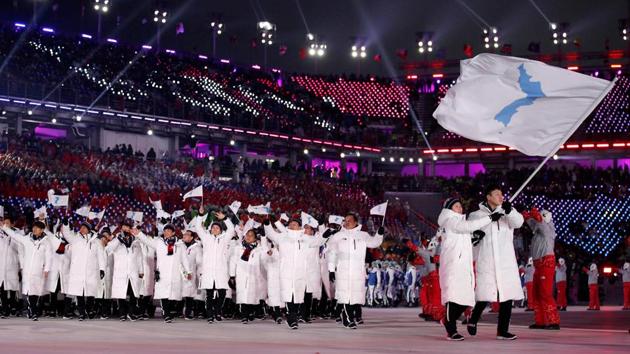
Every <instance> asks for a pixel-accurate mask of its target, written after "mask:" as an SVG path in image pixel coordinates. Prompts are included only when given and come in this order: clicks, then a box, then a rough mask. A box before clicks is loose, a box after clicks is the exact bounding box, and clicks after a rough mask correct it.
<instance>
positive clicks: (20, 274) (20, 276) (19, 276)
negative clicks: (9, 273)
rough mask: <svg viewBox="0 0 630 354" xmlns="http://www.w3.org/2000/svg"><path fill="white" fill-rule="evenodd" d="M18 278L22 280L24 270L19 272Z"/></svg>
mask: <svg viewBox="0 0 630 354" xmlns="http://www.w3.org/2000/svg"><path fill="white" fill-rule="evenodd" d="M18 280H19V281H20V283H21V282H22V272H18Z"/></svg>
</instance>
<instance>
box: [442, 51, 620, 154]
mask: <svg viewBox="0 0 630 354" xmlns="http://www.w3.org/2000/svg"><path fill="white" fill-rule="evenodd" d="M460 67H461V69H460V76H459V78H458V79H457V82H456V84H455V85H454V86H453V87H451V88H450V89H449V90H448V91H447V93H446V96H445V97H444V98H443V99H442V101H441V102H440V105H439V106H438V108H437V109H436V110H435V112H434V113H433V117H435V119H437V121H438V123H440V125H441V126H442V127H444V128H445V129H446V130H448V131H450V132H453V133H456V134H459V135H461V136H463V137H465V138H468V139H471V140H476V141H483V142H486V143H490V144H501V145H505V146H509V147H512V148H514V149H516V150H518V151H520V152H522V153H523V154H525V155H530V156H547V155H550V154H553V153H555V151H557V148H559V147H560V145H562V144H563V143H564V142H565V141H566V140H567V139H568V138H569V137H570V136H571V135H572V134H573V133H574V132H575V130H577V128H578V127H579V126H580V124H581V123H582V122H583V121H584V120H585V119H586V118H587V117H588V115H589V114H590V113H591V111H592V110H593V109H595V108H596V106H597V104H598V103H599V102H600V101H601V100H602V99H603V98H604V96H605V95H606V94H607V93H608V91H609V90H610V89H611V88H612V87H613V86H614V83H611V82H609V81H606V80H603V79H598V78H595V77H592V76H588V75H583V74H580V73H576V72H573V71H570V70H566V69H563V68H559V67H555V66H551V65H547V64H545V63H542V62H539V61H534V60H528V59H523V58H516V57H509V56H503V55H498V54H490V53H484V54H479V55H477V56H476V57H474V58H472V59H466V60H462V61H461V64H460Z"/></svg>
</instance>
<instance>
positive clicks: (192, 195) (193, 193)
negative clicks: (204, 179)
mask: <svg viewBox="0 0 630 354" xmlns="http://www.w3.org/2000/svg"><path fill="white" fill-rule="evenodd" d="M195 197H202V198H203V186H199V187H197V188H195V189H193V190H191V191H190V192H188V193H186V194H184V200H186V199H188V198H195Z"/></svg>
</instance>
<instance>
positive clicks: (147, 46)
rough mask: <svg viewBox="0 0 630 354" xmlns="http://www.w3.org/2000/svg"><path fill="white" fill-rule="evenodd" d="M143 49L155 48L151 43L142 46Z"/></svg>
mask: <svg viewBox="0 0 630 354" xmlns="http://www.w3.org/2000/svg"><path fill="white" fill-rule="evenodd" d="M142 49H147V50H151V49H153V47H151V46H150V45H146V44H145V45H143V46H142Z"/></svg>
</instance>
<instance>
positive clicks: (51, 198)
mask: <svg viewBox="0 0 630 354" xmlns="http://www.w3.org/2000/svg"><path fill="white" fill-rule="evenodd" d="M69 199H70V198H69V196H67V195H57V194H55V191H54V190H52V189H50V190H48V204H51V205H52V206H53V208H54V207H68V201H69Z"/></svg>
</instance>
